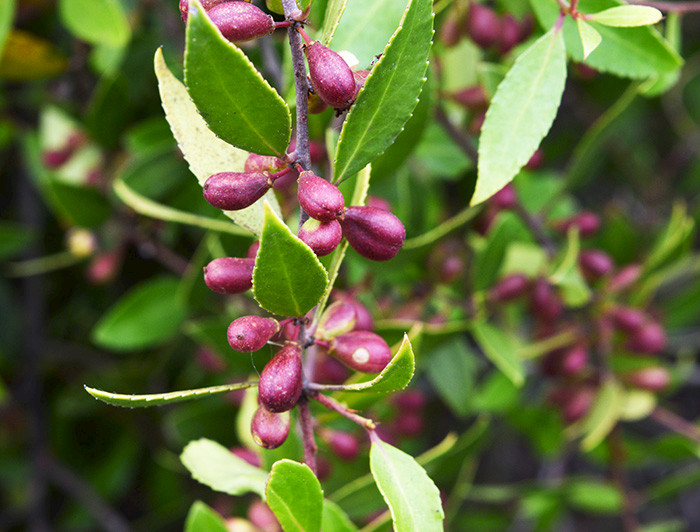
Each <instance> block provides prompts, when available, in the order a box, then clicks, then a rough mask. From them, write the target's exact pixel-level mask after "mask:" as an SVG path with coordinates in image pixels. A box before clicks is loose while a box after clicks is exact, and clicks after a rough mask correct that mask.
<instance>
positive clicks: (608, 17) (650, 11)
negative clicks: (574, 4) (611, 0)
mask: <svg viewBox="0 0 700 532" xmlns="http://www.w3.org/2000/svg"><path fill="white" fill-rule="evenodd" d="M662 18H663V13H661V11H659V10H658V9H656V8H654V7H649V6H618V7H611V8H609V9H605V10H603V11H600V12H598V13H594V14H593V15H590V17H589V19H588V20H591V21H593V22H597V23H598V24H603V25H604V26H614V27H618V28H631V27H633V26H648V25H650V24H656V23H657V22H659V21H660V20H661V19H662Z"/></svg>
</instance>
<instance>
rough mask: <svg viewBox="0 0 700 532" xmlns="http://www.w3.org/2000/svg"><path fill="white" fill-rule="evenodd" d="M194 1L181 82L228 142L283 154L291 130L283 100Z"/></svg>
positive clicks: (260, 150)
mask: <svg viewBox="0 0 700 532" xmlns="http://www.w3.org/2000/svg"><path fill="white" fill-rule="evenodd" d="M192 5H193V6H194V9H193V10H191V11H190V15H189V19H188V24H187V46H186V48H185V84H186V85H187V90H188V92H189V94H190V96H191V97H192V100H193V101H194V103H195V105H196V106H197V109H199V112H200V113H201V115H202V116H203V117H204V120H205V121H206V123H207V124H208V125H209V128H210V129H211V130H212V131H213V132H214V133H216V135H218V136H219V137H220V138H221V139H223V140H225V141H226V142H228V143H229V144H232V145H234V146H236V147H238V148H241V149H243V150H246V151H249V152H254V153H259V154H262V155H281V154H283V153H285V151H286V149H287V146H288V145H289V139H290V137H291V133H292V129H291V124H292V122H291V120H292V118H291V115H290V113H289V108H288V107H287V104H286V103H285V102H284V100H283V99H282V98H281V97H280V95H279V94H277V91H275V89H273V88H272V87H271V86H270V84H269V83H268V82H267V81H265V78H263V77H262V76H261V75H260V73H259V72H258V71H257V70H256V69H255V66H254V65H253V63H251V62H250V60H249V59H248V58H247V57H246V55H245V54H244V53H243V51H242V50H241V49H240V48H238V47H237V46H236V45H234V44H231V43H230V42H229V41H228V40H226V39H224V37H223V36H222V35H221V33H219V31H218V30H217V29H216V27H215V26H214V25H213V24H212V22H211V21H210V20H209V18H208V17H207V16H206V14H205V12H204V10H203V9H202V6H201V4H200V3H199V2H198V1H196V0H195V1H194V2H193V4H192Z"/></svg>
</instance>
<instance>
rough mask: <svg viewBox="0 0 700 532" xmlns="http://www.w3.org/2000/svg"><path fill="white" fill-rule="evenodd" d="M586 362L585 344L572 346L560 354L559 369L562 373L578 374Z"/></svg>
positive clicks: (586, 350) (586, 351)
mask: <svg viewBox="0 0 700 532" xmlns="http://www.w3.org/2000/svg"><path fill="white" fill-rule="evenodd" d="M586 364H588V349H586V346H585V345H577V346H574V347H572V348H570V349H568V350H566V351H564V352H563V353H562V354H561V357H560V358H559V364H558V365H559V370H560V373H561V374H562V375H568V376H573V375H578V374H579V373H581V371H582V370H583V368H585V367H586Z"/></svg>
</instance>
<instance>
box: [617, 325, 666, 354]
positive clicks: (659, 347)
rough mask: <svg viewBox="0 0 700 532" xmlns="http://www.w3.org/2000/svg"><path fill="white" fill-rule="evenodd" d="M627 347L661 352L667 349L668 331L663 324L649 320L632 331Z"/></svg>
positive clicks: (644, 351) (640, 350)
mask: <svg viewBox="0 0 700 532" xmlns="http://www.w3.org/2000/svg"><path fill="white" fill-rule="evenodd" d="M627 348H628V349H629V350H630V351H638V352H640V353H650V354H657V353H661V352H662V351H663V350H664V349H666V331H665V330H664V328H663V327H662V326H661V324H659V323H656V322H655V321H651V320H648V321H647V322H646V323H644V324H643V325H642V326H640V327H639V328H638V329H636V330H635V331H634V332H633V333H632V335H631V336H630V339H629V342H628V343H627Z"/></svg>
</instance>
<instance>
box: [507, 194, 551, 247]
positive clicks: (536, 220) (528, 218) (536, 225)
mask: <svg viewBox="0 0 700 532" xmlns="http://www.w3.org/2000/svg"><path fill="white" fill-rule="evenodd" d="M515 213H516V214H517V215H518V216H519V217H520V219H521V220H522V221H523V222H525V225H527V227H528V228H529V229H530V231H531V232H532V234H533V235H534V236H535V239H536V240H537V242H538V243H539V244H540V245H541V246H542V247H543V248H544V249H545V251H546V252H547V255H548V256H549V258H550V259H551V258H552V257H554V255H555V254H556V252H557V248H556V246H555V245H554V242H552V239H551V238H549V235H548V234H547V231H546V230H545V228H544V224H543V223H542V219H541V218H540V217H539V216H535V215H534V214H530V213H529V212H528V211H527V209H526V208H525V207H523V205H522V204H521V203H520V202H518V203H517V204H516V206H515Z"/></svg>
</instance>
